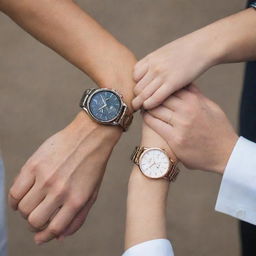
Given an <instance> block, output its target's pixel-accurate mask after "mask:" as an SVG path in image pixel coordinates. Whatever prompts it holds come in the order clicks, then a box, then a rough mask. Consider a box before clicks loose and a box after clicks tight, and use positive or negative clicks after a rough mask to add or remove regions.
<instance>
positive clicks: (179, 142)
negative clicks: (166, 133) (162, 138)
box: [175, 134, 185, 146]
mask: <svg viewBox="0 0 256 256" xmlns="http://www.w3.org/2000/svg"><path fill="white" fill-rule="evenodd" d="M184 141H185V139H184V136H183V135H181V134H180V135H177V136H176V137H175V142H176V144H177V145H179V146H181V145H183V144H184Z"/></svg>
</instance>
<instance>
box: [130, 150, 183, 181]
mask: <svg viewBox="0 0 256 256" xmlns="http://www.w3.org/2000/svg"><path fill="white" fill-rule="evenodd" d="M131 160H132V161H133V162H134V163H135V164H136V165H138V166H139V169H140V171H141V172H142V174H144V175H145V176H146V177H148V178H151V179H161V178H163V179H167V180H168V181H175V179H176V177H177V175H178V173H179V169H178V168H177V161H174V160H172V159H171V158H170V157H169V156H168V154H167V152H166V151H165V150H163V149H160V148H146V147H136V148H135V150H134V152H133V154H132V156H131Z"/></svg>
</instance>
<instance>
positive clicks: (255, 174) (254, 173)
mask: <svg viewBox="0 0 256 256" xmlns="http://www.w3.org/2000/svg"><path fill="white" fill-rule="evenodd" d="M215 210H216V211H218V212H222V213H225V214H227V215H230V216H233V217H235V218H237V219H240V220H243V221H246V222H248V223H251V224H254V225H256V143H253V142H251V141H249V140H247V139H245V138H243V137H240V138H239V140H238V142H237V144H236V145H235V147H234V149H233V152H232V154H231V156H230V159H229V161H228V164H227V167H226V169H225V172H224V175H223V178H222V182H221V186H220V191H219V195H218V198H217V203H216V206H215Z"/></svg>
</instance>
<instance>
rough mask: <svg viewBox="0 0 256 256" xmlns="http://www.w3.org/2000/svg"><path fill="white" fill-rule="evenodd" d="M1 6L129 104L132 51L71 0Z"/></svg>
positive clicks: (6, 1) (3, 2) (9, 0)
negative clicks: (121, 95) (119, 94)
mask: <svg viewBox="0 0 256 256" xmlns="http://www.w3.org/2000/svg"><path fill="white" fill-rule="evenodd" d="M0 10H2V11H3V12H4V13H5V14H7V15H8V16H9V17H10V18H11V19H12V20H14V21H15V22H16V23H17V24H18V25H19V26H21V27H22V28H23V29H24V30H26V31H27V32H28V33H30V34H31V35H32V36H34V37H35V38H36V39H38V40H39V41H41V42H42V43H43V44H45V45H47V46H49V47H50V48H51V49H53V50H54V51H56V52H57V53H58V54H60V55H61V56H63V57H64V58H65V59H67V60H68V61H69V62H71V63H73V64H74V65H75V66H76V67H78V68H79V69H81V70H82V71H83V72H85V73H86V74H88V75H89V76H90V77H91V78H92V79H93V80H94V81H95V82H96V83H97V84H98V86H100V87H108V88H113V89H117V90H118V91H119V92H120V93H121V94H123V96H124V97H125V101H126V103H127V104H128V105H130V102H131V99H132V98H133V93H132V89H133V82H132V70H133V66H134V64H135V62H136V60H135V57H134V55H133V54H132V53H131V52H130V51H129V50H128V49H127V48H126V47H125V46H124V45H122V44H121V43H120V42H118V41H117V40H116V39H115V38H114V37H113V36H112V35H111V34H109V33H108V32H107V31H106V30H105V29H104V28H102V27H101V26H100V25H99V24H98V23H97V22H96V21H95V20H93V19H92V18H91V17H90V16H89V15H88V14H86V13H85V11H83V10H82V9H81V8H80V7H79V6H78V5H77V4H75V3H74V2H73V1H72V0H62V1H58V0H45V1H42V0H39V1H33V0H22V1H16V0H0Z"/></svg>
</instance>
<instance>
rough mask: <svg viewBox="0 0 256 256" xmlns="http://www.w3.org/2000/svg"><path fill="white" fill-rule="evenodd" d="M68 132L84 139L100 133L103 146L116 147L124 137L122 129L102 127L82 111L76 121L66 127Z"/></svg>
mask: <svg viewBox="0 0 256 256" xmlns="http://www.w3.org/2000/svg"><path fill="white" fill-rule="evenodd" d="M65 130H67V131H68V132H70V133H71V134H76V135H77V136H80V138H81V139H82V138H83V137H86V136H87V135H88V134H89V133H92V132H93V131H95V132H96V133H100V137H101V140H102V144H103V143H104V142H105V143H104V144H108V145H115V144H116V143H117V142H118V140H119V139H120V137H121V135H122V132H123V131H122V129H121V128H120V127H116V126H107V125H101V124H98V123H97V122H95V121H94V120H92V119H91V118H90V117H89V116H88V115H87V114H86V113H85V112H84V111H80V112H79V113H78V114H77V116H76V117H75V119H74V120H73V121H72V122H71V123H70V124H69V125H68V126H67V127H66V129H65Z"/></svg>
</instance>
